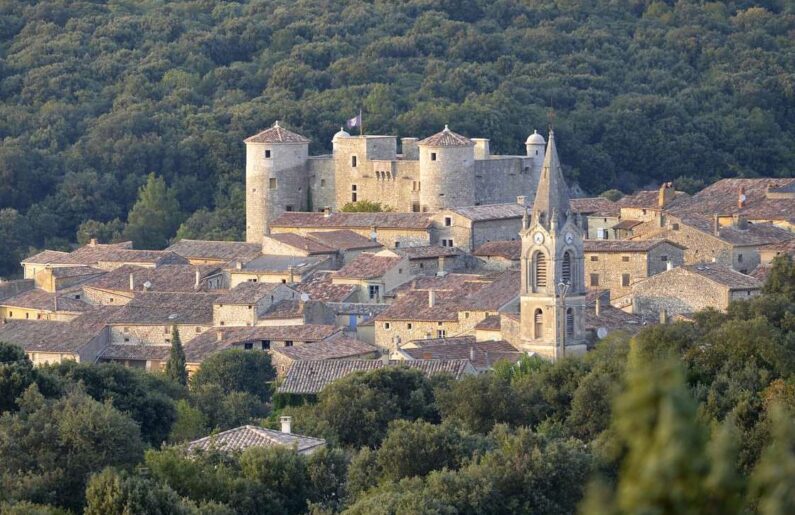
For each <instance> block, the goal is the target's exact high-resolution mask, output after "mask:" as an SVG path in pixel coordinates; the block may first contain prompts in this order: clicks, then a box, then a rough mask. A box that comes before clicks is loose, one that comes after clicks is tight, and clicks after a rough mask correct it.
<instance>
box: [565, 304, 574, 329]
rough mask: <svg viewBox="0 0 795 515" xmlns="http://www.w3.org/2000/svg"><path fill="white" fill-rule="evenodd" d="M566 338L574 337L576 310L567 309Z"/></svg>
mask: <svg viewBox="0 0 795 515" xmlns="http://www.w3.org/2000/svg"><path fill="white" fill-rule="evenodd" d="M566 336H574V310H573V309H571V308H567V309H566Z"/></svg>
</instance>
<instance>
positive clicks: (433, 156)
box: [431, 152, 436, 161]
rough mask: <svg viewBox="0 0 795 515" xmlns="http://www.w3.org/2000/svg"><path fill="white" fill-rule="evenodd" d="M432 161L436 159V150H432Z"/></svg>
mask: <svg viewBox="0 0 795 515" xmlns="http://www.w3.org/2000/svg"><path fill="white" fill-rule="evenodd" d="M431 161H436V152H431Z"/></svg>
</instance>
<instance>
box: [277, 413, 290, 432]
mask: <svg viewBox="0 0 795 515" xmlns="http://www.w3.org/2000/svg"><path fill="white" fill-rule="evenodd" d="M279 422H281V423H282V433H286V434H288V435H289V434H291V433H292V432H293V417H288V416H282V417H279Z"/></svg>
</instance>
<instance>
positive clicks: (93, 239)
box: [88, 238, 97, 247]
mask: <svg viewBox="0 0 795 515" xmlns="http://www.w3.org/2000/svg"><path fill="white" fill-rule="evenodd" d="M88 246H89V247H96V246H97V239H96V238H91V240H89V242H88Z"/></svg>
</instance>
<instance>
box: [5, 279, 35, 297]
mask: <svg viewBox="0 0 795 515" xmlns="http://www.w3.org/2000/svg"><path fill="white" fill-rule="evenodd" d="M35 287H36V282H35V281H34V280H33V279H15V280H13V281H0V300H3V299H7V298H9V297H13V296H14V295H17V294H19V293H22V292H23V291H30V290H32V289H33V288H35Z"/></svg>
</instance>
